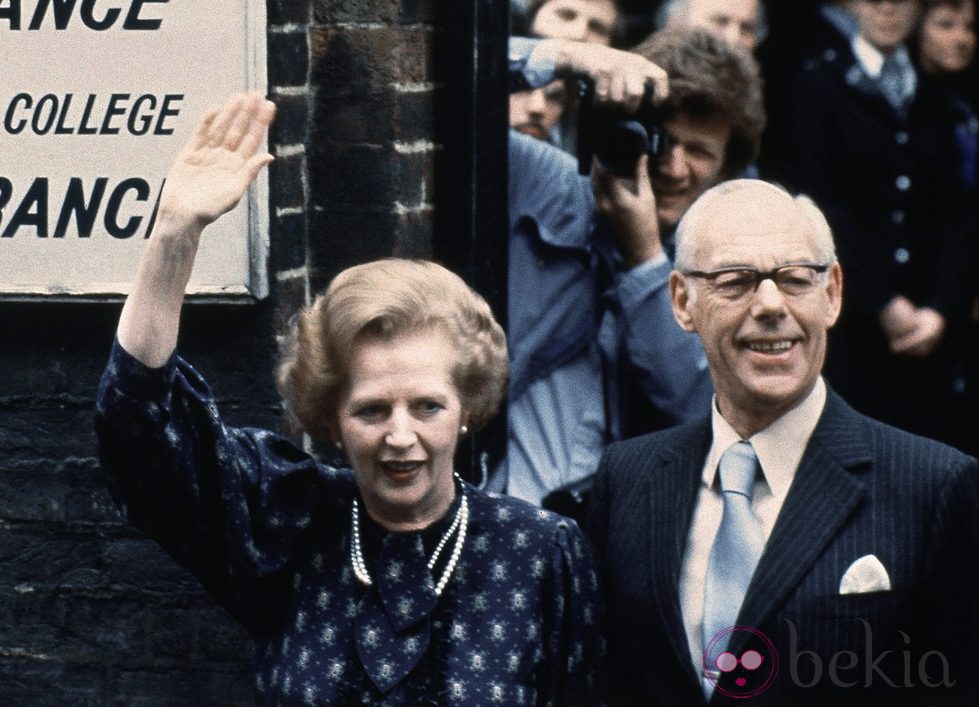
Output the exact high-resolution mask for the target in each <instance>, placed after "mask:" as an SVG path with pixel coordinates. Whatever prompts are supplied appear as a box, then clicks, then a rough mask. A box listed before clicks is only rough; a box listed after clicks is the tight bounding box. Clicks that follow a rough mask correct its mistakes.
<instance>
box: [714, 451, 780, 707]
mask: <svg viewBox="0 0 979 707" xmlns="http://www.w3.org/2000/svg"><path fill="white" fill-rule="evenodd" d="M717 468H718V472H719V474H720V477H721V493H722V494H723V497H724V514H723V515H722V517H721V526H720V528H718V530H717V537H716V538H715V539H714V545H713V546H712V547H711V549H710V559H709V561H708V563H707V578H706V581H705V583H704V634H703V638H704V651H705V652H706V651H707V650H708V649H709V650H710V655H709V656H707V658H706V660H707V665H708V667H710V668H711V669H714V668H715V663H714V661H715V660H716V659H717V656H718V655H720V654H721V653H723V652H724V651H725V650H727V644H728V639H729V638H730V633H728V634H726V635H724V636H723V637H722V638H720V639H719V640H717V641H714V642H713V644H712V641H713V639H714V637H715V636H717V635H718V634H719V633H720V632H721V631H722V630H723V629H726V628H728V627H730V626H734V625H735V621H737V618H738V612H739V611H740V609H741V603H742V602H743V601H744V595H745V592H746V591H747V590H748V583H749V582H750V581H751V575H753V574H754V572H755V566H756V565H757V564H758V558H759V557H761V551H762V549H764V547H765V533H764V530H763V529H762V527H761V521H760V520H759V519H758V516H756V515H755V514H754V513H753V512H752V510H751V494H752V491H753V490H754V485H755V475H756V474H757V470H758V457H756V456H755V450H754V449H753V448H752V446H751V443H750V442H738V443H737V444H734V445H731V446H730V447H729V448H728V449H727V451H725V452H724V454H723V455H722V456H721V461H720V463H719V464H718V465H717ZM703 683H704V691H705V692H706V694H707V697H708V699H709V698H710V693H711V691H712V690H713V687H714V686H713V683H712V682H710V681H708V680H704V681H703Z"/></svg>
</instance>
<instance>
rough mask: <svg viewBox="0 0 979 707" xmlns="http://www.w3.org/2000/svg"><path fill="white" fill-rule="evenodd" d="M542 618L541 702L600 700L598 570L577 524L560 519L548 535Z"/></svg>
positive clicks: (601, 634) (601, 649) (602, 647)
mask: <svg viewBox="0 0 979 707" xmlns="http://www.w3.org/2000/svg"><path fill="white" fill-rule="evenodd" d="M550 569H551V573H550V576H551V580H552V582H553V584H552V586H551V587H549V590H550V592H551V596H552V597H553V602H552V603H551V605H550V606H549V608H548V614H547V615H546V616H545V622H544V652H545V660H544V661H543V667H544V670H546V671H547V674H546V675H544V676H543V680H542V682H541V684H542V685H543V686H544V687H543V689H542V690H541V704H545V705H583V706H584V705H600V704H604V696H605V675H604V663H605V633H604V630H603V628H604V626H603V619H602V609H601V607H602V604H601V598H600V594H599V586H598V574H597V572H596V571H595V565H594V563H593V562H592V557H591V551H590V548H589V546H588V543H587V541H586V540H585V538H584V535H583V534H582V532H581V530H580V529H579V528H578V525H577V524H576V523H575V522H574V521H572V520H568V519H562V520H561V521H560V523H559V525H558V529H557V532H556V534H555V538H554V548H553V554H552V556H551V568H550Z"/></svg>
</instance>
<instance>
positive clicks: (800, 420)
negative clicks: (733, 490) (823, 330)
mask: <svg viewBox="0 0 979 707" xmlns="http://www.w3.org/2000/svg"><path fill="white" fill-rule="evenodd" d="M825 403H826V383H825V382H824V381H823V379H822V378H819V379H818V380H817V381H816V385H815V386H813V389H812V390H811V391H810V392H809V395H807V396H806V397H805V398H803V400H802V402H800V403H799V404H798V405H796V406H795V407H794V408H792V409H791V410H789V411H788V412H787V413H785V414H784V415H782V417H780V418H778V419H777V420H775V421H774V422H773V423H772V424H770V425H769V426H768V427H766V428H765V429H763V430H761V431H760V432H758V433H756V434H754V435H752V436H751V437H750V438H749V439H748V441H749V442H751V446H752V447H753V448H754V450H755V454H756V455H757V456H758V463H759V466H760V467H761V472H762V473H761V474H760V475H759V476H758V478H757V479H756V480H755V488H754V492H753V495H752V499H751V508H752V511H753V512H754V513H755V515H757V516H758V518H759V520H760V521H761V524H762V529H763V531H764V533H765V539H766V541H767V539H768V538H769V536H770V535H771V533H772V528H773V527H775V520H776V519H777V518H778V514H779V511H780V510H781V509H782V504H783V502H784V501H785V497H786V496H787V495H788V493H789V487H790V486H791V485H792V480H793V479H794V478H795V472H796V469H798V468H799V461H800V460H801V459H802V454H803V452H804V451H805V448H806V445H807V444H808V443H809V438H810V437H811V436H812V432H813V430H814V429H815V428H816V423H817V422H818V421H819V416H820V415H821V414H822V412H823V406H824V405H825ZM711 428H712V431H713V442H712V443H711V447H710V450H709V451H708V453H707V459H706V461H705V463H704V468H703V471H702V473H701V477H700V489H699V490H698V491H697V505H696V506H695V508H694V511H693V518H692V519H691V522H690V532H689V534H688V535H687V542H686V547H685V549H684V553H683V562H682V564H681V566H680V609H681V611H682V614H683V624H684V627H685V628H686V631H687V641H688V643H689V645H690V657H691V659H692V660H693V664H694V668H695V669H696V670H697V672H698V674H699V672H700V669H701V664H702V662H703V652H704V646H703V637H702V635H701V632H702V631H703V623H704V581H705V579H706V576H707V563H708V560H709V558H710V548H711V546H712V545H713V544H714V537H715V536H716V535H717V529H718V528H719V527H720V525H721V516H722V515H723V511H724V499H723V497H722V495H721V488H720V482H719V480H718V478H717V465H718V463H719V462H720V460H721V455H722V454H724V452H725V451H726V450H727V449H728V447H730V446H731V445H733V444H736V443H738V442H740V441H741V437H740V436H739V435H738V433H737V432H735V431H734V429H733V428H732V427H731V425H730V424H728V422H727V421H726V420H725V419H724V418H723V417H722V416H721V413H720V412H718V410H717V400H716V398H715V400H714V404H713V405H711Z"/></svg>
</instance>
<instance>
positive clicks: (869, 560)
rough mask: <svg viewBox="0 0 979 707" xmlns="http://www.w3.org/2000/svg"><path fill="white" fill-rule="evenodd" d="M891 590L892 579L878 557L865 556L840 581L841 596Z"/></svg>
mask: <svg viewBox="0 0 979 707" xmlns="http://www.w3.org/2000/svg"><path fill="white" fill-rule="evenodd" d="M890 588H891V578H890V577H888V576H887V570H886V569H884V565H883V564H882V563H881V561H880V560H878V559H877V555H864V556H863V557H861V558H860V559H859V560H857V561H856V562H854V563H853V564H852V565H850V567H849V569H847V571H846V572H844V573H843V579H841V580H840V594H866V593H867V592H886V591H888V590H889V589H890Z"/></svg>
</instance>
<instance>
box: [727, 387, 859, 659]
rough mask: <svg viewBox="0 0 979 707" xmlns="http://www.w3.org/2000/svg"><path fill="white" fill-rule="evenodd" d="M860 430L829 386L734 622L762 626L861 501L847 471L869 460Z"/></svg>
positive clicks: (855, 417)
mask: <svg viewBox="0 0 979 707" xmlns="http://www.w3.org/2000/svg"><path fill="white" fill-rule="evenodd" d="M863 432H864V426H863V424H862V423H861V420H860V417H859V416H858V415H857V414H856V413H855V412H854V411H853V409H852V408H850V406H849V405H847V404H846V403H845V402H843V399H842V398H840V397H839V396H838V395H836V394H835V393H833V392H832V391H829V395H828V396H827V399H826V407H825V409H824V410H823V414H822V416H821V417H820V421H819V424H817V425H816V429H815V430H814V431H813V435H812V438H811V439H810V441H809V445H808V447H807V448H806V451H805V454H803V457H802V461H801V462H800V463H799V469H798V470H797V471H796V475H795V479H794V480H793V482H792V486H791V488H790V489H789V493H788V495H787V496H786V498H785V503H784V505H783V506H782V510H781V512H780V513H779V516H778V520H777V521H776V523H775V527H774V528H773V529H772V534H771V537H769V540H768V543H767V545H766V546H765V551H764V553H763V554H762V556H761V559H760V560H759V562H758V567H757V569H756V570H755V574H754V576H753V577H752V580H751V584H750V586H749V587H748V592H747V595H746V596H745V600H744V603H743V604H742V606H741V612H740V615H739V618H738V623H739V624H743V625H748V626H762V625H764V623H765V622H766V621H767V620H768V619H769V618H770V617H771V616H772V614H773V613H774V612H775V610H776V609H777V608H778V607H779V606H781V604H782V602H784V601H785V599H786V597H788V595H789V594H790V592H791V591H792V590H793V589H794V588H795V587H796V586H797V585H798V584H799V582H800V581H801V580H802V578H803V577H804V576H805V575H806V573H807V572H808V571H809V570H810V568H811V567H812V565H813V563H814V562H815V561H816V559H817V558H818V557H819V555H820V554H821V553H822V551H823V549H824V548H825V547H826V545H827V544H828V543H829V542H830V540H832V538H833V537H834V536H835V535H836V533H837V532H838V531H839V529H840V527H842V526H843V524H844V523H845V522H846V521H847V519H848V518H849V517H850V515H851V514H852V513H853V512H854V510H855V509H856V508H857V506H858V505H859V504H860V503H861V501H862V500H863V497H864V495H865V493H866V488H865V486H864V484H863V482H862V481H861V480H860V479H859V477H857V476H856V475H854V474H853V473H852V471H851V470H852V469H854V468H855V467H857V466H860V465H865V464H868V463H869V462H870V460H871V450H870V447H869V444H868V442H867V441H866V439H865V437H864V436H863ZM732 647H733V646H732Z"/></svg>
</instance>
